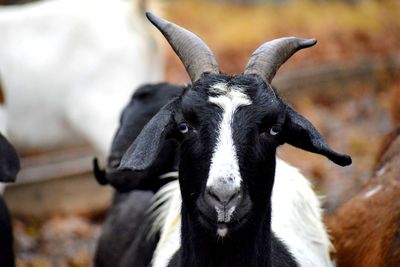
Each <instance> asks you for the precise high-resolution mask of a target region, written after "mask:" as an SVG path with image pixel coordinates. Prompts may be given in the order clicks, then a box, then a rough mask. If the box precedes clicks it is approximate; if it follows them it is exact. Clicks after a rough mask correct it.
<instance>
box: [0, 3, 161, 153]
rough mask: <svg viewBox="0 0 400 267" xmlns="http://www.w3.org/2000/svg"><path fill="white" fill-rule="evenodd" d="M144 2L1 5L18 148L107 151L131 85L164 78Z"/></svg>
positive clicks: (0, 58)
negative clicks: (85, 146)
mask: <svg viewBox="0 0 400 267" xmlns="http://www.w3.org/2000/svg"><path fill="white" fill-rule="evenodd" d="M144 6H145V4H144V0H131V1H122V0H102V1H98V0H58V1H39V2H36V3H30V4H24V5H18V6H5V7H0V36H1V42H0V76H1V83H2V85H3V88H4V91H5V95H6V100H7V114H8V126H7V127H8V130H7V131H8V135H9V136H10V138H11V137H12V139H11V141H12V142H13V143H14V145H15V146H16V147H17V148H18V149H20V148H21V149H25V150H29V149H35V150H37V149H39V150H46V149H51V148H53V147H54V146H60V145H61V146H67V145H70V144H76V143H78V144H81V143H82V142H84V141H89V143H90V144H91V145H92V146H93V147H94V148H95V149H96V150H97V151H98V152H99V153H101V155H102V156H105V155H106V154H107V152H108V149H109V147H108V146H109V144H110V143H111V140H112V136H113V130H114V129H115V128H116V127H117V122H118V114H119V112H120V111H121V110H122V108H123V106H124V105H125V104H126V100H127V99H129V96H130V94H131V91H132V88H136V87H137V86H138V85H141V84H143V83H146V82H155V81H157V80H159V79H160V78H161V76H162V66H163V62H162V56H161V52H160V51H161V49H160V47H159V46H158V43H157V42H156V40H155V38H153V36H152V34H151V31H150V30H151V29H149V27H148V25H146V21H145V17H144V15H143V9H144ZM44 122H45V123H46V127H38V125H43V123H44ZM71 137H73V138H71Z"/></svg>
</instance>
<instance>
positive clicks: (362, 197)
mask: <svg viewBox="0 0 400 267" xmlns="http://www.w3.org/2000/svg"><path fill="white" fill-rule="evenodd" d="M379 154H380V157H379V160H378V163H377V165H376V167H375V171H374V173H373V175H372V177H371V178H370V179H369V180H368V182H367V183H366V184H365V185H364V186H363V187H362V188H361V190H360V191H359V192H358V193H357V194H356V195H354V196H353V197H352V198H351V199H349V200H348V201H347V202H346V203H344V204H343V205H342V206H341V207H339V208H338V209H337V210H336V211H335V213H334V214H333V215H332V216H331V217H330V218H329V220H328V226H329V229H330V230H331V234H332V237H333V241H334V246H335V250H336V253H335V254H336V255H335V256H336V262H337V266H338V267H341V266H352V267H353V266H354V267H358V266H362V267H372V266H388V267H394V266H398V265H399V263H400V245H399V240H400V239H399V238H400V236H399V231H400V212H399V210H400V201H399V199H400V125H398V127H397V129H395V130H394V131H393V132H392V133H391V134H390V135H389V136H388V137H387V138H386V140H385V142H384V144H383V146H382V152H381V153H379Z"/></svg>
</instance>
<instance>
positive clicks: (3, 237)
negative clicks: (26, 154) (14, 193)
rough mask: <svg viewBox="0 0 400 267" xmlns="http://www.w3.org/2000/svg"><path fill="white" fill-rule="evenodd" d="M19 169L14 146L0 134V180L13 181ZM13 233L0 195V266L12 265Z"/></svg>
mask: <svg viewBox="0 0 400 267" xmlns="http://www.w3.org/2000/svg"><path fill="white" fill-rule="evenodd" d="M19 169H20V163H19V158H18V155H17V152H16V151H15V149H14V147H13V146H12V145H11V144H10V143H9V142H8V141H7V139H6V138H5V137H4V136H3V135H1V134H0V182H7V183H8V182H14V181H15V179H16V177H17V173H18V171H19ZM13 247H14V245H13V233H12V225H11V216H10V212H9V211H8V208H7V206H6V203H5V202H4V199H3V197H2V196H1V195H0V266H2V267H3V266H4V267H13V266H15V260H14V248H13Z"/></svg>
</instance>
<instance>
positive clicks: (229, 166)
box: [207, 83, 252, 220]
mask: <svg viewBox="0 0 400 267" xmlns="http://www.w3.org/2000/svg"><path fill="white" fill-rule="evenodd" d="M210 90H212V91H214V92H216V93H218V94H219V95H218V96H216V97H210V98H209V101H210V102H211V103H214V104H216V105H218V106H219V107H221V108H222V120H221V122H220V125H219V127H218V129H217V131H218V137H217V143H216V146H215V149H214V152H213V155H212V157H211V165H210V172H209V174H208V180H207V188H213V191H214V192H219V193H221V194H222V195H226V194H228V195H229V194H230V192H237V191H239V189H240V184H241V180H242V179H241V176H240V171H239V161H238V158H237V154H236V148H235V144H234V141H233V136H232V122H233V116H234V114H235V111H236V110H237V108H238V107H240V106H247V105H251V103H252V102H251V100H250V98H249V97H248V96H247V95H246V94H245V93H243V90H242V89H241V88H238V87H234V86H231V87H228V86H227V85H226V84H224V83H217V84H215V85H214V86H213V87H211V89H210ZM226 212H227V213H229V214H225V215H228V216H226V217H229V218H225V219H227V220H230V217H231V216H230V215H231V214H232V212H233V210H230V211H226ZM219 214H220V213H219ZM225 215H224V217H225ZM221 216H223V215H219V216H218V217H221Z"/></svg>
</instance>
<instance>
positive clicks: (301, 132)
mask: <svg viewBox="0 0 400 267" xmlns="http://www.w3.org/2000/svg"><path fill="white" fill-rule="evenodd" d="M283 127H284V129H283V131H282V135H283V137H282V138H283V141H284V142H286V143H288V144H291V145H293V146H295V147H298V148H301V149H304V150H307V151H310V152H313V153H317V154H321V155H324V156H326V157H327V158H328V159H330V160H331V161H333V162H334V163H336V164H338V165H340V166H347V165H350V164H351V157H350V156H348V155H344V154H339V153H337V152H335V151H333V150H332V149H331V148H330V147H329V146H328V145H327V144H326V143H325V141H324V139H323V138H322V136H321V134H320V133H319V132H318V130H317V129H315V127H314V126H313V125H312V124H311V122H309V121H308V120H307V119H306V118H304V117H303V116H301V115H300V114H299V113H297V112H296V111H295V110H293V109H292V108H291V107H289V106H287V112H286V122H285V124H284V126H283Z"/></svg>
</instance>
